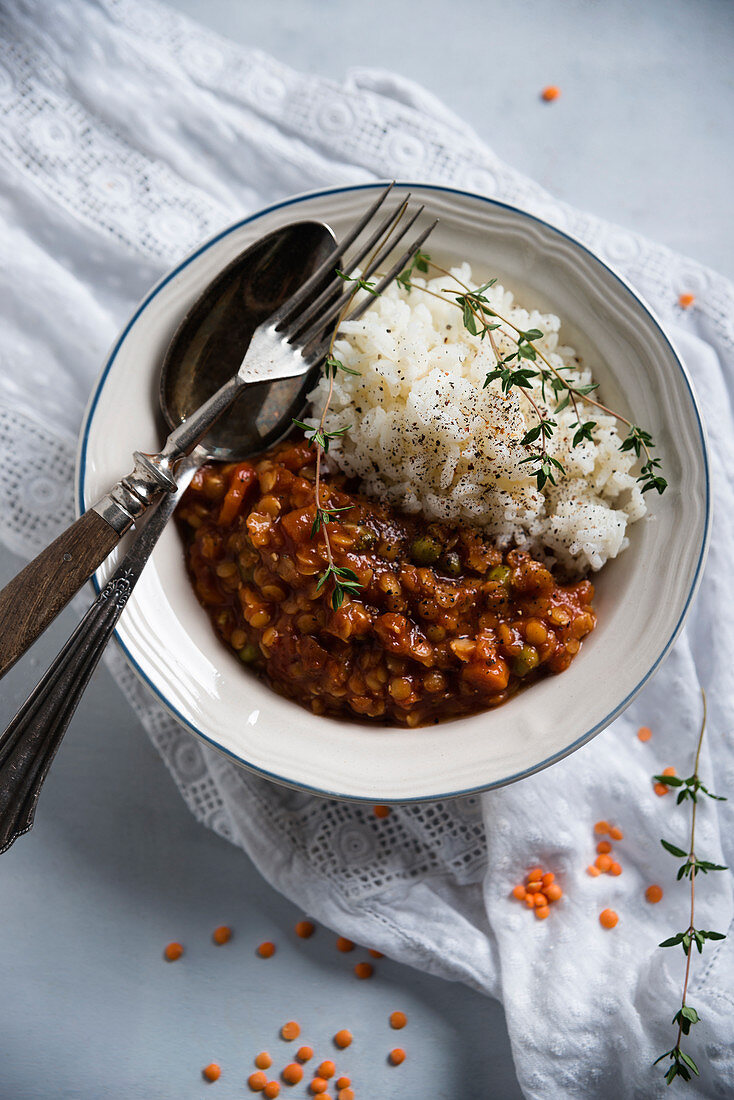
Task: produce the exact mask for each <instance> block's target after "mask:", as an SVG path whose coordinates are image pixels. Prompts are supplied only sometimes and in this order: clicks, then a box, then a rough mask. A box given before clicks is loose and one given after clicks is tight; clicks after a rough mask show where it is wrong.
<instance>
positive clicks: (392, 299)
mask: <svg viewBox="0 0 734 1100" xmlns="http://www.w3.org/2000/svg"><path fill="white" fill-rule="evenodd" d="M453 273H454V274H455V275H456V276H457V277H458V278H459V279H460V280H461V281H462V282H463V283H465V284H467V285H468V286H470V287H472V288H474V287H475V286H476V284H475V283H473V282H472V277H471V269H470V268H469V266H468V264H463V265H462V266H461V267H458V268H455V269H454V272H453ZM412 281H413V282H414V283H417V284H420V285H421V286H426V287H427V288H428V289H431V290H434V291H436V292H437V293H439V292H441V291H445V289H446V287H447V285H448V284H449V280H447V278H446V277H445V276H441V277H440V278H438V279H435V280H433V281H429V282H427V283H426V282H425V280H423V279H421V278H420V277H417V276H416V275H414V277H413V279H412ZM457 293H460V289H459V288H457ZM486 293H487V297H488V299H489V301H490V304H491V306H492V307H493V308H494V309H496V310H497V311H498V312H499V313H501V314H502V315H503V316H504V317H507V318H508V319H509V320H511V321H512V322H513V324H515V325H517V326H518V328H521V329H523V330H528V329H531V328H536V329H540V330H541V331H542V332H543V333H544V335H543V338H542V339H540V340H537V341H536V342H535V344H536V347H537V348H538V349H539V350H540V351H542V352H543V354H544V355H545V356H546V357H547V359H548V360H549V361H550V363H552V364H553V366H554V367H556V368H559V369H561V368H571V369H569V370H568V371H566V370H564V377H565V378H567V379H568V380H569V382H571V383H572V384H573V383H575V384H577V385H585V384H588V383H589V382H591V381H592V376H591V373H590V371H589V370H588V369H587V368H586V367H584V366H582V364H581V363H580V360H579V359H578V357H577V356H576V354H575V352H574V350H573V348H569V347H563V346H562V345H560V344H559V331H560V327H561V322H560V320H559V318H558V317H556V316H554V315H553V314H551V313H540V312H539V311H538V310H532V309H531V310H528V309H526V308H524V307H522V306H520V305H519V304H516V303H515V301H514V296H513V295H512V294H511V293H510V292H509V291H507V290H505V289H504V288H503V287H501V286H499V285H495V286H494V287H492V288H490V290H488V291H487V292H486ZM342 333H343V335H342V336H340V338H339V340H338V341H337V344H336V348H335V355H336V357H337V358H338V359H340V360H341V361H342V362H343V363H344V364H345V366H348V367H350V368H351V369H352V370H355V371H359V374H358V375H350V374H345V373H343V372H342V371H339V373H338V376H337V378H336V380H335V383H334V390H333V394H332V397H331V402H330V406H329V411H328V413H327V418H326V427H327V429H328V430H329V431H338V430H339V429H340V428H344V427H347V426H350V427H349V431H348V433H347V434H345V435H344V436H342V437H339V438H338V439H336V440H334V441H333V442H332V443H331V445H330V450H329V455H330V457H331V458H332V459H333V460H334V462H335V463H336V464H337V465H338V466H339V467H340V468H341V469H342V470H343V471H344V472H345V473H346V474H348V475H350V476H352V477H356V478H358V479H359V481H360V483H361V487H362V489H363V491H364V492H365V493H366V494H368V495H369V496H370V497H373V498H374V499H377V500H380V501H382V502H384V503H387V504H390V505H392V506H394V507H395V508H396V509H398V510H399V511H403V512H408V513H417V512H421V513H423V515H425V516H426V517H427V518H428V519H439V520H446V521H450V522H461V523H470V524H473V525H475V526H477V527H480V528H482V529H483V530H484V531H485V532H486V533H487V534H489V535H490V536H491V537H492V538H493V539H495V540H496V541H497V542H498V543H499V544H500V545H501V546H503V547H506V546H510V545H517V546H520V547H522V548H525V549H528V550H530V551H531V552H533V553H534V554H535V555H537V556H541V557H545V558H546V560H549V561H551V562H552V561H557V562H558V563H559V564H560V565H561V566H562V567H563V568H564V569H565V570H566V571H567V572H569V573H583V572H586V571H587V570H589V569H591V570H597V569H601V567H602V566H603V565H604V563H605V562H606V561H607V560H608V559H609V558H614V557H616V556H617V554H619V553H620V552H621V551H622V550H624V549H625V548H626V547H627V545H628V538H627V526H628V524H630V523H634V522H635V521H636V520H638V519H640V518H641V517H642V516H643V515H644V514H645V511H646V508H645V502H644V498H643V496H642V493H641V492H640V489H639V486H638V485H637V482H636V480H635V475H634V473H633V472H632V471H633V467H634V465H635V462H636V459H635V457H634V455H633V454H631V453H629V452H627V453H624V454H623V453H621V452H620V450H619V444H620V442H621V440H620V437H619V435H618V433H617V427H616V421H615V420H614V419H613V418H612V417H609V416H605V415H603V414H601V413H600V412H599V410H598V409H594V408H593V407H592V406H590V405H588V404H586V403H585V402H579V413H580V415H581V418H582V420H594V421H596V422H597V424H598V428H597V429H596V431H595V433H594V434H595V442H593V443H590V442H584V443H582V444H581V445H580V446H578V447H575V448H574V447H572V446H571V440H572V439H573V435H574V429H573V428H572V427H571V425H572V424H573V423H575V421H576V413H575V412H574V410H573V408H572V407H571V406H570V405H569V407H568V408H566V409H565V410H563V411H561V412H560V413H554V412H552V406H549V404H548V403H547V402H546V401H544V400H543V396H542V394H541V392H540V387H539V386H538V385H535V386H534V388H533V389H532V390H531V391H530V393H531V395H532V397H533V399H534V400H535V402H536V404H537V405H538V406H539V407H540V408H541V409H542V410H543V414H544V415H549V416H551V417H552V418H553V419H554V420H556V422H557V424H558V427H557V429H556V430H555V432H554V434H553V436H552V438H551V439H549V440H548V441H547V450H548V454H549V455H551V456H553V457H555V458H557V459H558V460H559V461H560V462H561V463H562V464H563V466H564V467H565V471H566V473H565V476H564V475H561V474H558V473H557V474H556V480H557V482H558V484H557V485H556V486H553V485H551V484H550V483H546V485H545V486H544V488H543V490H542V491H539V490H538V488H537V485H536V481H535V479H534V477H533V476H532V473H531V472H530V468H532V465H533V464H532V463H529V464H524V465H523V464H522V460H523V459H524V458H527V457H528V455H530V454H531V453H533V452H536V451H537V447H528V446H523V445H522V444H521V443H520V440H521V439H522V437H523V436H524V434H525V432H526V431H527V430H528V428H530V427H532V426H534V424H536V423H537V418H536V416H535V414H534V412H533V410H532V407H531V405H530V403H529V402H528V401H527V400H526V399H525V398H524V397H523V396H522V394H521V393H519V391H518V390H517V388H513V389H512V390H511V391H510V394H509V395H503V394H502V391H501V386H500V382H499V381H494V382H492V383H491V384H490V385H489V386H488V387H487V388H486V389H484V388H483V386H484V380H485V376H486V374H487V372H488V371H490V370H492V369H493V368H494V366H495V360H494V354H493V352H492V348H491V346H490V343H489V341H488V340H487V339H486V338H485V339H484V340H480V339H479V338H478V337H473V336H471V334H470V333H469V332H467V330H466V329H465V328H464V326H463V323H462V317H461V311H460V310H459V309H458V308H457V307H456V306H455V305H451V304H449V303H447V302H443V301H439V300H438V299H437V298H434V297H431V296H429V295H428V294H425V293H423V292H422V291H420V290H412V291H410V292H408V291H406V290H404V289H403V288H402V287H399V286H397V285H396V284H394V283H393V285H392V286H391V287H390V288H389V289H388V290H387V291H386V292H385V293H384V294H383V295H382V296H381V297H380V298H379V299H378V300H377V301H376V302H375V303H374V305H373V306H372V308H371V309H369V310H368V311H367V313H366V314H365V315H364V317H363V318H362V319H361V320H360V321H356V322H350V323H346V324H344V326H343V329H342ZM495 336H496V337H497V338H498V340H497V342H498V346H499V349H500V351H501V352H502V353H503V354H504V353H505V352H507V351H509V350H511V349H512V348H513V346H514V345H513V344H512V342H511V341H510V340H509V339H508V338H507V337H503V336H501V333H500V331H497V333H496V334H495ZM528 365H529V366H531V367H532V366H533V364H531V363H530V364H528ZM328 389H329V383H328V380H327V379H326V378H322V379H321V380H320V381H319V384H318V385H317V387H316V388H315V390H314V391H313V393H312V394H311V400H312V402H313V411H314V415H315V416H318V415H319V414H320V412H321V410H322V409H323V407H324V402H325V400H326V395H327V393H328ZM550 396H551V395H550V394H549V397H550ZM310 422H311V423H313V422H314V421H313V419H312V420H311V421H310Z"/></svg>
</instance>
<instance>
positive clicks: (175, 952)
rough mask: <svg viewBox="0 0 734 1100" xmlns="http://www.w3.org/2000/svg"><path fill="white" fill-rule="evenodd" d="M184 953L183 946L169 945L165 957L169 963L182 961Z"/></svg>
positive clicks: (178, 944) (177, 944)
mask: <svg viewBox="0 0 734 1100" xmlns="http://www.w3.org/2000/svg"><path fill="white" fill-rule="evenodd" d="M183 953H184V949H183V944H180V943H169V944H167V945H166V948H165V950H164V952H163V954H164V956H165V957H166V959H167V960H168V962H169V963H172V962H175V961H176V959H180V958H181V956H182V955H183Z"/></svg>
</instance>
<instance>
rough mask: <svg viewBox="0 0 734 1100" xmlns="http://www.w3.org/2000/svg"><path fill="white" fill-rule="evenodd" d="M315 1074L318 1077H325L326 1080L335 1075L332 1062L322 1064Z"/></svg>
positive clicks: (334, 1067)
mask: <svg viewBox="0 0 734 1100" xmlns="http://www.w3.org/2000/svg"><path fill="white" fill-rule="evenodd" d="M316 1073H317V1074H318V1075H319V1077H325V1078H326V1079H327V1080H328V1079H329V1078H330V1077H333V1076H334V1074H335V1073H336V1066H335V1065H334V1063H333V1062H329V1061H326V1062H322V1063H321V1065H320V1066H319V1068H318V1069H317V1070H316Z"/></svg>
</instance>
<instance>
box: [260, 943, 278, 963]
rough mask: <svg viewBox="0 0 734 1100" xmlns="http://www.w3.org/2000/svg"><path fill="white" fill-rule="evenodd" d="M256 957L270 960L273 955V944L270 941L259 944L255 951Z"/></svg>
mask: <svg viewBox="0 0 734 1100" xmlns="http://www.w3.org/2000/svg"><path fill="white" fill-rule="evenodd" d="M257 953H258V955H260V957H261V958H263V959H270V958H272V956H273V955H274V954H275V944H274V943H271V942H270V940H266V941H265V943H261V944H260V946H259V947H258V949H257Z"/></svg>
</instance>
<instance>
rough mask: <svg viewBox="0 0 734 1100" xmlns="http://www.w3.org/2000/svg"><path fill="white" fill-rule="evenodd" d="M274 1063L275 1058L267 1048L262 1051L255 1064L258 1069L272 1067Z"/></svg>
mask: <svg viewBox="0 0 734 1100" xmlns="http://www.w3.org/2000/svg"><path fill="white" fill-rule="evenodd" d="M272 1064H273V1059H272V1058H271V1057H270V1055H269V1054H268V1052H267V1050H263V1051H261V1052H260V1053H259V1054H258V1055H257V1057H256V1058H255V1065H256V1066H257V1068H258V1069H270V1067H271V1066H272Z"/></svg>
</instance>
